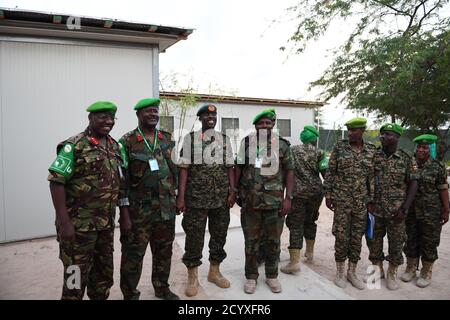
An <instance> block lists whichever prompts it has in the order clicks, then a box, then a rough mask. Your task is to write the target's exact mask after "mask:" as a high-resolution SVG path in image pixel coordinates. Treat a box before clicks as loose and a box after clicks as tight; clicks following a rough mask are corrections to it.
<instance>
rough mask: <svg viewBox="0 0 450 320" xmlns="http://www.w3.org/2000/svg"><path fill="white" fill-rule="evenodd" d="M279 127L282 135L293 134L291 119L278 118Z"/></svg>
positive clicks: (288, 135)
mask: <svg viewBox="0 0 450 320" xmlns="http://www.w3.org/2000/svg"><path fill="white" fill-rule="evenodd" d="M277 128H278V132H279V134H280V136H282V137H290V136H291V119H277Z"/></svg>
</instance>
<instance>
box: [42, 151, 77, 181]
mask: <svg viewBox="0 0 450 320" xmlns="http://www.w3.org/2000/svg"><path fill="white" fill-rule="evenodd" d="M73 154H74V145H73V144H71V143H66V144H65V145H64V147H62V148H61V149H60V151H59V152H58V155H57V157H56V159H55V161H53V162H52V164H51V165H50V167H49V168H48V170H49V171H54V172H57V173H59V174H61V175H63V176H64V178H65V179H66V180H68V179H70V177H71V176H72V174H73V170H74V167H75V165H74V156H73Z"/></svg>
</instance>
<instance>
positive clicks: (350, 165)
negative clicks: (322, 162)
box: [323, 140, 376, 205]
mask: <svg viewBox="0 0 450 320" xmlns="http://www.w3.org/2000/svg"><path fill="white" fill-rule="evenodd" d="M375 152H376V147H375V145H374V144H372V143H370V142H364V145H363V149H362V150H361V151H360V152H359V151H357V150H355V149H354V148H352V147H351V146H350V144H349V142H348V140H341V141H338V142H337V143H336V144H335V146H334V148H333V151H332V153H331V156H330V161H329V162H328V170H327V173H326V175H325V179H324V182H323V188H324V192H325V196H326V197H331V199H332V200H333V201H335V202H337V203H340V204H347V205H351V204H352V203H355V202H356V203H358V204H361V203H362V204H367V203H368V202H370V201H373V194H374V183H373V176H374V170H373V157H374V155H375Z"/></svg>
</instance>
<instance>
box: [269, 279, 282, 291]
mask: <svg viewBox="0 0 450 320" xmlns="http://www.w3.org/2000/svg"><path fill="white" fill-rule="evenodd" d="M266 283H267V285H268V286H269V288H270V290H272V292H273V293H280V292H281V283H280V281H278V279H277V278H267V279H266Z"/></svg>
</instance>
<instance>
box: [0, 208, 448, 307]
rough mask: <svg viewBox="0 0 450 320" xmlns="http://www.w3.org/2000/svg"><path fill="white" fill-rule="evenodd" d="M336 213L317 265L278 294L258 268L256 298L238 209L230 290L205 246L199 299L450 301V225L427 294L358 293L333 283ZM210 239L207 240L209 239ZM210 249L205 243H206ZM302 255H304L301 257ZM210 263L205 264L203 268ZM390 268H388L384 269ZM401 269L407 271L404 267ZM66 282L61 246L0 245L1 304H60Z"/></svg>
mask: <svg viewBox="0 0 450 320" xmlns="http://www.w3.org/2000/svg"><path fill="white" fill-rule="evenodd" d="M180 218H181V217H179V218H177V231H178V233H177V236H176V241H175V242H174V248H173V260H172V271H171V276H170V279H169V281H170V283H171V288H172V289H173V291H174V292H176V293H177V294H179V295H180V297H181V298H183V299H184V298H186V297H185V296H184V295H183V291H184V286H185V284H186V268H185V266H184V265H183V264H182V263H181V257H182V255H183V251H184V250H183V248H184V234H183V233H182V232H181V230H180V223H179V222H180V220H181V219H180ZM332 218H333V217H332V212H331V211H329V210H328V209H327V208H326V207H325V206H324V205H322V208H321V214H320V217H319V220H318V235H317V241H316V249H315V259H314V262H313V263H307V264H306V263H305V264H304V265H303V267H302V271H301V272H300V274H298V275H295V276H292V275H285V274H282V273H280V276H279V279H280V282H281V283H282V285H283V293H282V294H278V295H274V294H272V293H271V292H270V291H269V289H268V288H267V286H266V285H265V284H264V281H263V280H264V277H263V274H264V267H263V266H262V267H260V274H261V275H262V276H261V277H260V279H261V280H260V281H259V282H258V289H257V292H256V293H255V294H254V295H246V294H245V293H243V291H242V286H243V283H244V275H243V273H244V270H243V269H244V248H243V236H242V230H241V229H240V227H239V208H238V207H235V208H233V210H232V219H231V225H230V226H231V228H230V231H229V240H228V241H227V245H226V250H227V252H228V257H227V259H226V260H225V261H224V263H223V264H222V272H223V273H224V275H225V276H226V277H228V278H229V279H230V280H231V282H232V286H231V288H230V289H227V290H223V289H219V288H217V287H216V286H215V285H213V284H211V283H209V282H207V281H206V275H207V272H208V263H207V256H208V248H207V246H206V245H205V249H204V255H203V256H204V258H203V262H204V263H203V265H202V266H200V269H199V275H200V284H201V289H200V291H199V294H198V296H197V297H195V298H196V299H352V298H353V299H388V300H392V299H420V300H421V299H450V271H449V268H448V266H450V261H449V260H450V241H449V240H450V231H449V226H448V225H446V226H445V227H444V229H443V232H442V238H441V246H440V247H439V255H440V258H439V260H438V261H437V262H436V264H435V268H434V272H433V282H432V284H431V285H430V286H429V287H428V288H425V289H420V288H418V287H416V286H415V284H414V282H412V283H407V284H405V283H401V284H400V285H401V288H400V289H399V290H397V291H395V292H391V291H389V290H388V289H386V284H385V282H384V280H382V282H381V288H380V289H373V290H369V289H365V290H362V291H360V290H357V289H354V288H353V287H351V285H350V284H349V285H348V286H347V288H346V289H344V290H342V289H340V288H337V287H336V286H335V285H334V284H333V283H332V281H333V279H334V275H335V263H334V255H333V253H334V250H333V247H334V237H333V236H332V234H331V224H332ZM118 237H119V232H118V230H117V232H116V233H115V248H116V251H115V254H114V266H115V270H114V286H113V287H112V289H111V295H110V299H121V298H122V295H121V293H120V288H119V285H118V284H119V266H120V243H119V241H118ZM207 238H208V236H207ZM288 239H289V230H288V229H287V228H286V227H285V229H284V232H283V235H282V253H281V264H284V263H286V261H287V260H288V257H289V255H288V250H287V246H288ZM205 243H206V244H207V239H206V241H205ZM302 254H303V252H302ZM361 256H362V260H361V263H360V264H359V265H358V273H359V275H360V276H361V277H362V276H364V274H365V272H364V271H365V270H366V268H367V266H368V265H369V261H368V259H367V257H368V250H367V247H366V245H365V243H363V251H362V255H361ZM205 262H206V263H205ZM385 266H386V268H387V264H386V265H385ZM402 269H403V267H402ZM150 273H151V253H150V250H148V251H147V254H146V256H145V259H144V268H143V276H142V279H141V282H140V285H139V290H140V291H141V292H142V294H141V298H142V299H155V297H154V292H153V287H152V286H151V283H150ZM61 283H62V264H61V262H60V261H59V259H58V244H57V242H56V240H55V239H54V238H53V237H51V238H46V239H37V240H32V241H23V242H16V243H10V244H3V245H0V299H59V297H60V294H61Z"/></svg>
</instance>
